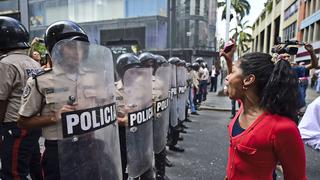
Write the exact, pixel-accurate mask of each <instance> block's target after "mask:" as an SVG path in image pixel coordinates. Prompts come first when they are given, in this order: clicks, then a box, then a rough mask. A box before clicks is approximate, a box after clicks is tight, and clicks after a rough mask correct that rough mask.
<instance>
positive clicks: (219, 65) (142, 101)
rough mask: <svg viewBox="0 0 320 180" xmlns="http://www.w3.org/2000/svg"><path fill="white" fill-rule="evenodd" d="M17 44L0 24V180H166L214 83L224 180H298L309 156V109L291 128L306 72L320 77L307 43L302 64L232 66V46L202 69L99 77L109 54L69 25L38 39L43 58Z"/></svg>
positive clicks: (136, 66)
mask: <svg viewBox="0 0 320 180" xmlns="http://www.w3.org/2000/svg"><path fill="white" fill-rule="evenodd" d="M38 40H39V39H35V41H38ZM28 41H29V34H28V32H27V30H26V29H25V27H24V26H23V25H22V24H21V23H20V22H19V21H17V20H15V19H12V18H9V17H3V16H0V55H1V56H0V60H1V62H0V70H1V71H0V73H1V74H2V81H1V82H0V83H1V84H0V120H1V137H2V138H1V170H0V175H1V179H4V180H6V179H28V178H29V179H30V178H31V179H37V180H38V179H39V180H40V179H45V180H56V179H110V180H111V179H112V180H122V179H123V180H127V179H141V180H153V179H156V180H165V179H169V178H168V177H167V176H166V171H165V169H166V167H171V166H172V162H170V160H169V159H168V158H167V156H166V154H167V149H169V150H171V151H174V152H178V153H182V152H184V151H185V150H184V148H182V147H181V146H179V145H178V142H179V141H181V140H183V136H182V135H181V133H187V131H186V129H188V127H187V125H186V122H192V121H191V120H190V116H191V115H199V113H198V111H199V110H200V109H199V108H200V106H201V103H203V102H204V101H206V100H207V95H208V90H209V92H216V91H217V84H218V77H219V76H221V79H224V77H226V80H225V85H226V87H225V89H224V90H225V93H226V94H227V95H228V96H229V98H230V99H232V100H233V101H232V104H233V107H232V109H233V112H232V116H233V119H232V120H231V122H230V124H229V126H228V132H229V137H230V147H229V159H228V164H227V171H226V177H225V179H228V180H230V179H246V180H247V179H272V178H274V175H275V169H276V167H277V165H281V166H282V169H283V174H284V178H285V179H299V180H300V179H301V180H302V179H306V159H305V150H304V145H303V141H305V143H306V144H308V145H310V146H311V147H313V148H315V149H319V147H320V146H319V144H320V143H319V139H320V138H319V134H320V128H319V127H320V117H319V112H320V111H319V105H320V104H319V98H318V99H316V100H315V101H314V102H313V103H312V104H311V105H310V106H308V108H307V110H306V113H305V114H304V116H303V118H302V120H301V122H300V124H299V120H300V119H299V118H297V117H298V115H299V112H300V109H301V108H302V107H305V106H306V102H305V98H306V81H305V80H306V79H305V77H307V75H306V72H308V70H310V69H318V68H319V66H318V59H317V57H316V56H315V54H314V50H313V48H312V46H311V45H310V44H306V45H305V49H306V50H307V51H308V52H309V54H310V57H311V63H310V64H307V65H294V63H292V62H293V61H292V59H290V56H289V55H288V54H280V55H277V56H274V57H273V56H271V55H269V54H266V53H260V52H253V53H247V54H245V55H244V56H242V57H240V58H239V59H238V60H237V61H233V57H234V52H235V50H236V44H235V42H234V41H231V42H230V43H228V44H226V46H225V48H224V49H223V50H222V51H221V54H220V57H221V61H216V62H215V64H213V65H212V68H210V70H209V69H208V64H207V61H206V60H205V59H204V58H202V57H198V58H196V59H195V61H194V62H193V63H187V62H186V61H185V60H182V59H180V58H178V57H170V58H169V59H166V58H165V57H163V56H161V55H155V54H152V53H149V52H142V53H140V54H134V53H124V54H122V55H120V56H119V57H117V59H115V61H116V62H115V67H113V66H110V64H113V61H114V59H113V57H112V54H111V51H110V50H109V49H108V48H106V47H103V46H99V45H96V44H91V43H90V41H89V38H88V36H87V34H86V33H85V31H84V30H83V29H82V27H80V26H79V25H78V24H76V23H74V22H72V21H58V22H55V23H53V24H51V25H50V26H49V27H48V28H47V29H46V32H45V34H44V44H45V47H46V50H47V53H46V54H44V55H42V56H41V54H40V53H39V52H38V51H36V50H34V49H30V46H29V44H28ZM28 55H29V56H28ZM43 58H44V59H45V61H43V60H42V59H43ZM223 66H226V67H223ZM316 72H317V71H316ZM318 84H320V83H318ZM208 85H210V87H208ZM236 102H238V103H239V104H240V108H239V110H238V111H237V112H236V111H235V104H236ZM189 109H190V110H189ZM189 111H190V114H191V115H189ZM298 124H299V129H298V127H297V125H298ZM299 130H300V131H299ZM40 137H43V138H44V139H45V141H44V146H45V150H44V152H43V153H42V154H41V152H40V148H39V138H40ZM167 147H168V148H167ZM173 163H174V162H173Z"/></svg>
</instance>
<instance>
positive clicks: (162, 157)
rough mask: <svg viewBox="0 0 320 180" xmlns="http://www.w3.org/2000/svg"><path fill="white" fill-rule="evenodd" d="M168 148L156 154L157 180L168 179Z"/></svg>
mask: <svg viewBox="0 0 320 180" xmlns="http://www.w3.org/2000/svg"><path fill="white" fill-rule="evenodd" d="M166 155H167V153H166V149H163V150H162V151H161V152H160V153H159V154H155V168H156V180H168V179H169V178H168V177H167V176H166V175H165V174H166Z"/></svg>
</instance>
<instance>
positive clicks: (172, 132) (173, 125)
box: [167, 57, 184, 152]
mask: <svg viewBox="0 0 320 180" xmlns="http://www.w3.org/2000/svg"><path fill="white" fill-rule="evenodd" d="M179 62H180V59H179V58H177V57H172V58H170V59H169V63H170V66H171V90H170V94H171V96H170V116H169V119H170V121H169V122H170V123H169V131H168V143H167V145H168V146H169V149H170V150H172V151H175V152H184V149H183V148H182V147H178V146H176V145H177V143H178V139H179V133H180V131H182V129H181V127H180V126H179V124H178V112H177V99H178V97H177V96H178V89H177V88H178V87H177V64H178V63H179Z"/></svg>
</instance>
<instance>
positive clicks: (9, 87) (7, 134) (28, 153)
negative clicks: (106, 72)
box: [0, 16, 42, 179]
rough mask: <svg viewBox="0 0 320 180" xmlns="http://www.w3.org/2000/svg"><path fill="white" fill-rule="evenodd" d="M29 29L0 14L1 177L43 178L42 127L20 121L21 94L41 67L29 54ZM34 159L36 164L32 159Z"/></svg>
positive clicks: (23, 93)
mask: <svg viewBox="0 0 320 180" xmlns="http://www.w3.org/2000/svg"><path fill="white" fill-rule="evenodd" d="M28 40H29V33H28V32H27V30H26V28H25V27H24V26H23V25H22V24H21V23H20V22H19V21H17V20H15V19H13V18H10V17H4V16H0V55H1V57H0V59H1V62H0V69H1V71H0V73H1V81H0V109H1V113H0V119H1V123H2V121H3V124H2V134H1V135H2V139H3V142H2V149H1V151H2V153H1V179H16V178H20V179H27V176H28V175H29V173H30V176H31V177H32V178H33V179H42V176H41V168H40V150H39V143H38V140H39V137H40V134H41V130H40V129H33V130H27V129H24V128H20V127H18V125H17V120H18V116H19V115H18V110H19V108H20V106H21V102H20V101H21V96H22V95H25V94H26V93H27V91H28V89H26V90H25V92H23V91H22V90H23V88H24V87H25V84H26V81H27V79H28V77H30V76H32V75H33V74H36V73H38V72H39V71H41V67H40V65H39V64H38V63H37V62H35V61H34V60H33V59H31V58H29V56H28V55H27V49H28V48H29V47H30V46H29V44H28ZM31 162H33V164H32V165H30V163H31Z"/></svg>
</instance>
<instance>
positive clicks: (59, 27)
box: [44, 20, 89, 54]
mask: <svg viewBox="0 0 320 180" xmlns="http://www.w3.org/2000/svg"><path fill="white" fill-rule="evenodd" d="M63 39H70V40H78V41H84V42H89V38H88V36H87V34H86V33H85V31H84V30H83V29H82V28H81V27H80V26H79V25H78V24H77V23H75V22H72V21H66V20H64V21H57V22H55V23H53V24H51V25H50V26H49V27H48V28H47V30H46V32H45V37H44V42H45V45H46V48H47V50H48V52H49V53H50V54H51V51H52V48H53V47H54V45H55V44H56V43H57V42H59V41H61V40H63Z"/></svg>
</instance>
